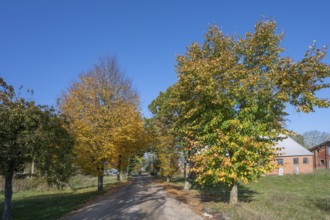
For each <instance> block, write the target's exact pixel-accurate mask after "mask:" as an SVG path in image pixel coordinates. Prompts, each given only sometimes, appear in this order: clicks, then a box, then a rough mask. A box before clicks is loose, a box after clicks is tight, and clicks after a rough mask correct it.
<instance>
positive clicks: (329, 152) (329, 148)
mask: <svg viewBox="0 0 330 220" xmlns="http://www.w3.org/2000/svg"><path fill="white" fill-rule="evenodd" d="M328 156H330V147H328Z"/></svg>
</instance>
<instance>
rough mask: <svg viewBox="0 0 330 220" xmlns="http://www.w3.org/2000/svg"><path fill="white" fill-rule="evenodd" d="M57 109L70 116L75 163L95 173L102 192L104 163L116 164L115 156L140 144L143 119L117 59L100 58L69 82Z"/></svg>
mask: <svg viewBox="0 0 330 220" xmlns="http://www.w3.org/2000/svg"><path fill="white" fill-rule="evenodd" d="M59 108H60V109H61V111H62V113H63V114H65V115H67V116H68V118H69V119H70V131H71V132H72V134H73V135H74V137H75V147H74V149H75V153H76V155H77V159H76V161H77V164H78V165H79V166H80V167H81V169H82V170H83V171H84V172H85V173H87V174H93V175H96V176H98V190H99V191H101V190H102V189H103V173H104V169H105V165H106V164H109V163H110V164H113V165H115V164H117V163H118V158H120V160H122V157H125V156H126V157H127V156H128V155H130V154H134V153H135V152H136V151H137V148H139V147H141V141H142V139H141V138H142V137H143V135H141V133H143V120H142V118H141V115H140V111H139V98H138V95H137V93H136V92H135V91H134V90H133V89H132V87H131V82H130V80H128V79H126V78H125V77H124V76H123V73H122V72H121V71H120V70H119V68H118V65H117V61H116V59H114V58H103V59H101V60H100V62H99V63H98V64H97V65H95V66H94V68H92V69H91V70H89V71H87V72H85V73H83V74H81V75H80V77H79V80H78V81H76V82H74V83H72V84H71V86H70V87H69V88H68V90H67V91H66V92H65V93H64V94H63V95H62V97H61V99H60V101H59Z"/></svg>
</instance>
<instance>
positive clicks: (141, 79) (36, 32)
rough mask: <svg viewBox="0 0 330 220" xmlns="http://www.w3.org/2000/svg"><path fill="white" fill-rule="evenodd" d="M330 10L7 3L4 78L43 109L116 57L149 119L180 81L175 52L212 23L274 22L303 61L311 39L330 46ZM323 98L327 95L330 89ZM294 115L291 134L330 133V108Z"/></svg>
mask: <svg viewBox="0 0 330 220" xmlns="http://www.w3.org/2000/svg"><path fill="white" fill-rule="evenodd" d="M329 9H330V3H329V1H327V0H324V1H320V0H314V1H301V0H300V1H295V0H290V1H288V0H285V1H284V0H276V1H275V0H273V1H271V0H254V1H252V0H251V1H243V0H241V1H237V0H236V1H235V0H234V1H233V0H232V1H229V0H227V1H216V0H214V1H210V0H200V1H194V0H180V1H179V0H158V1H155V0H153V1H151V0H149V1H144V0H140V1H136V0H131V1H124V0H121V1H119V0H116V1H115V0H112V1H110V0H103V1H101V0H99V1H98V0H94V1H84V0H70V1H68V0H53V1H50V0H48V1H44V0H39V1H35V0H29V1H25V0H22V1H15V0H13V1H9V0H7V1H5V0H3V1H1V2H0V76H1V77H3V78H4V79H5V80H6V81H7V82H8V83H9V84H12V85H14V86H15V87H16V88H17V87H18V86H20V85H23V86H24V87H25V88H29V89H33V90H34V91H35V94H34V99H35V100H36V101H37V102H38V103H39V104H47V105H55V103H56V98H57V97H58V96H59V95H60V93H61V91H63V90H65V89H66V88H67V87H68V85H69V84H70V82H71V81H72V80H75V79H77V76H78V74H79V73H81V72H82V71H84V70H87V69H89V68H90V67H92V65H93V64H94V63H96V62H97V60H98V58H99V57H101V56H105V55H115V56H116V57H117V58H118V61H119V65H120V66H121V68H122V70H123V71H124V72H125V73H126V75H127V76H128V77H129V78H131V79H132V81H133V85H134V87H135V88H136V89H137V90H138V91H139V94H140V97H141V107H142V111H143V113H144V115H145V116H147V117H148V116H150V113H149V112H148V109H147V106H148V104H149V103H150V102H151V101H152V100H153V99H154V98H156V97H157V95H158V94H159V92H160V91H164V90H165V89H166V88H167V87H168V86H170V85H171V84H173V83H174V82H175V81H176V73H175V64H176V61H175V58H176V55H178V54H182V53H184V51H185V48H186V47H187V46H188V45H190V44H191V43H192V42H194V41H198V42H202V40H203V35H204V34H205V32H206V31H207V29H208V26H209V25H212V24H216V25H218V26H219V27H221V28H222V30H223V32H224V33H227V34H230V35H231V34H233V33H236V34H238V35H242V34H244V33H245V32H247V31H252V30H253V27H254V24H255V23H256V22H257V21H258V20H260V19H261V18H271V19H275V20H276V21H277V24H278V31H284V32H285V39H284V41H283V43H282V46H283V47H285V48H286V51H285V55H288V56H291V57H292V58H293V59H295V60H298V59H300V58H301V57H302V56H303V54H304V52H305V51H306V49H307V48H308V46H309V45H311V43H312V41H313V40H316V43H317V45H319V46H323V45H327V46H330V28H329V22H330V13H329ZM329 57H330V55H329V56H327V58H326V60H325V62H326V63H328V64H329V63H330V58H329ZM319 95H320V96H322V97H328V98H329V97H330V91H329V90H327V91H323V92H321V93H320V94H319ZM289 113H290V116H289V117H288V119H289V120H290V122H288V123H287V128H289V129H291V130H294V131H296V132H300V133H302V132H305V131H308V130H313V129H317V130H320V131H327V132H330V109H317V110H316V112H315V113H312V114H309V115H306V114H303V113H295V112H294V111H293V109H289Z"/></svg>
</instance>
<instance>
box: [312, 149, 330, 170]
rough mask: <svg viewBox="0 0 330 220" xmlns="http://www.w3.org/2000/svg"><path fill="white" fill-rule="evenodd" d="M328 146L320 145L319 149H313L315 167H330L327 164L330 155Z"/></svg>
mask: <svg viewBox="0 0 330 220" xmlns="http://www.w3.org/2000/svg"><path fill="white" fill-rule="evenodd" d="M328 148H330V146H322V147H321V148H320V149H318V150H314V161H315V162H314V168H315V169H330V166H329V161H330V155H329V150H328ZM322 161H323V163H322Z"/></svg>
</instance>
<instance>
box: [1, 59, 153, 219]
mask: <svg viewBox="0 0 330 220" xmlns="http://www.w3.org/2000/svg"><path fill="white" fill-rule="evenodd" d="M148 142H149V139H148V135H147V133H146V130H145V125H144V120H143V118H142V115H141V112H140V107H139V97H138V95H137V92H136V91H135V90H134V89H133V88H132V86H131V81H130V80H129V79H127V78H126V77H125V76H124V74H123V73H122V72H121V71H120V69H119V67H118V64H117V61H116V59H115V58H109V57H106V58H103V59H101V60H100V62H99V63H98V64H96V65H95V66H94V67H93V68H92V69H91V70H89V71H86V72H85V73H82V74H81V75H80V76H79V79H78V80H76V81H75V82H73V83H71V85H70V87H69V88H68V89H67V90H66V91H65V92H64V93H63V94H62V95H61V97H60V98H59V99H58V110H56V109H55V108H53V107H48V106H43V105H37V104H36V103H35V102H34V101H30V100H29V99H25V98H23V97H19V96H18V95H17V94H16V93H15V91H14V88H13V86H10V85H7V83H6V82H5V80H4V79H2V78H0V175H1V176H3V177H4V180H5V189H4V195H5V199H4V208H3V216H2V219H12V214H11V206H12V194H13V190H12V186H13V179H14V177H15V176H17V175H20V176H22V175H23V174H24V170H25V169H26V167H27V166H28V165H29V166H30V165H31V164H33V167H34V169H35V170H37V172H35V173H34V174H33V175H34V176H43V177H44V178H45V179H46V180H47V182H48V183H49V184H55V185H57V186H58V187H63V186H65V185H67V181H68V179H69V178H70V177H71V176H72V175H73V174H74V173H75V172H76V171H77V170H78V171H79V172H80V173H83V174H90V175H94V176H97V177H98V190H99V191H101V190H103V174H104V171H105V169H107V168H110V167H116V169H117V170H118V171H119V172H121V173H123V172H124V171H126V168H127V166H128V165H129V162H130V160H131V161H134V160H133V158H132V157H135V156H136V155H138V156H142V155H143V154H144V152H145V150H146V146H147V144H148ZM120 177H123V175H120V173H119V174H118V180H119V179H120Z"/></svg>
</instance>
